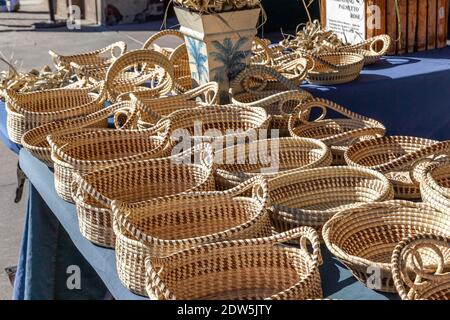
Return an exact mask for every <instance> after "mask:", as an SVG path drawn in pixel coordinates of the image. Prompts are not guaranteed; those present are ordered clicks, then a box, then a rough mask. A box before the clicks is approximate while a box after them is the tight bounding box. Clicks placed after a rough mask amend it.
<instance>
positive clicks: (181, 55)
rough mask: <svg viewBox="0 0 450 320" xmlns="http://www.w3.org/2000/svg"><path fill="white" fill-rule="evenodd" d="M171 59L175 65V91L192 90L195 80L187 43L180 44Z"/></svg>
mask: <svg viewBox="0 0 450 320" xmlns="http://www.w3.org/2000/svg"><path fill="white" fill-rule="evenodd" d="M169 61H170V63H171V64H172V65H173V74H174V81H175V91H177V92H178V93H184V92H186V91H189V90H192V89H193V82H194V81H193V79H192V78H191V68H190V65H189V56H188V51H187V48H186V44H182V45H180V46H178V47H177V48H176V49H175V50H174V51H173V52H172V54H171V55H170V56H169Z"/></svg>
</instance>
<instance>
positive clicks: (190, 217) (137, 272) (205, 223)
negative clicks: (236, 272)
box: [112, 177, 272, 295]
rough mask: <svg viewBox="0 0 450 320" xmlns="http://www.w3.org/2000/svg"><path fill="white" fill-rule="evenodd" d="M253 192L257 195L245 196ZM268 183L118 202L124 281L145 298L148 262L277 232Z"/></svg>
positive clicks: (120, 265)
mask: <svg viewBox="0 0 450 320" xmlns="http://www.w3.org/2000/svg"><path fill="white" fill-rule="evenodd" d="M249 190H253V194H252V195H251V196H245V193H246V192H247V191H249ZM266 202H267V185H266V181H265V180H264V179H262V178H260V177H257V178H255V179H253V180H252V181H248V182H246V183H244V184H242V185H240V186H238V187H236V188H235V189H233V190H230V191H228V192H193V193H186V194H183V195H180V194H178V195H172V196H165V197H159V198H154V199H152V200H149V201H145V202H140V203H135V204H129V203H128V204H127V203H123V202H119V201H113V202H112V210H113V213H114V232H115V234H116V236H117V241H116V260H117V270H118V273H119V278H120V279H121V281H122V282H123V283H124V285H125V286H126V287H127V288H129V289H130V290H131V291H133V292H135V293H137V294H141V295H145V294H146V292H145V268H144V259H145V257H147V256H152V257H165V256H168V255H170V254H173V253H175V252H178V251H181V250H183V249H188V248H191V247H193V246H196V245H200V244H205V243H211V242H216V241H223V240H231V239H246V238H254V237H260V236H267V235H270V234H271V231H272V230H271V226H270V220H269V218H268V216H267V212H266V208H265V206H266Z"/></svg>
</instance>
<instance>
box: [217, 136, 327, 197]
mask: <svg viewBox="0 0 450 320" xmlns="http://www.w3.org/2000/svg"><path fill="white" fill-rule="evenodd" d="M331 161H332V157H331V152H330V150H329V149H328V147H327V146H326V145H325V144H324V143H323V142H321V141H319V140H315V139H308V138H279V139H264V140H255V141H251V142H250V143H248V144H240V145H235V146H231V147H228V148H225V149H221V150H216V151H215V163H216V176H215V178H216V186H217V187H218V188H220V189H228V188H231V187H234V186H236V185H237V184H239V183H241V182H242V181H245V180H247V179H249V178H251V177H254V176H256V175H262V176H264V177H267V178H273V177H276V176H277V175H279V174H284V173H288V172H293V171H297V170H301V169H308V168H317V167H324V166H329V165H330V164H331Z"/></svg>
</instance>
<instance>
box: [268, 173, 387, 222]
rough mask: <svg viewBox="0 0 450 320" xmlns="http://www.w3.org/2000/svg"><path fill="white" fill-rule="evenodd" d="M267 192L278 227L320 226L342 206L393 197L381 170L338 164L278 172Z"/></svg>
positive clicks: (343, 207) (273, 220)
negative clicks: (340, 165)
mask: <svg viewBox="0 0 450 320" xmlns="http://www.w3.org/2000/svg"><path fill="white" fill-rule="evenodd" d="M269 193H270V203H271V207H270V208H269V212H270V213H271V216H272V222H273V225H274V226H275V228H276V230H277V231H286V230H290V229H293V228H296V227H299V226H310V227H313V228H315V229H316V230H320V229H321V228H322V226H323V225H324V224H325V222H327V221H328V220H329V219H331V218H332V217H333V216H334V215H335V214H336V213H338V212H340V211H342V210H344V209H347V208H352V207H356V206H358V205H360V204H361V203H368V202H378V201H385V200H391V199H393V197H394V193H393V190H392V186H391V185H390V183H389V181H388V180H387V179H386V177H385V176H384V175H382V174H381V173H378V172H376V171H373V170H369V169H363V168H354V167H338V166H336V167H324V168H314V169H307V170H299V171H296V172H293V173H287V174H281V175H279V176H277V177H276V178H273V179H270V180H269Z"/></svg>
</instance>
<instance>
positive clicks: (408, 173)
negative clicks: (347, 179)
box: [345, 136, 450, 199]
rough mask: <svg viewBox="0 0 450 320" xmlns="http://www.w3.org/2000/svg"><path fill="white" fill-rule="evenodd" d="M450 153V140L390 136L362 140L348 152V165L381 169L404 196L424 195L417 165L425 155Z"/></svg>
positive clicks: (397, 191) (346, 159)
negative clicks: (416, 174) (416, 170)
mask: <svg viewBox="0 0 450 320" xmlns="http://www.w3.org/2000/svg"><path fill="white" fill-rule="evenodd" d="M442 154H447V155H450V142H449V141H445V142H438V141H434V140H428V139H423V138H416V137H408V136H389V137H381V138H376V139H371V140H367V141H361V142H359V143H357V144H354V145H353V146H351V147H350V148H349V149H348V150H347V151H346V152H345V161H346V162H347V164H348V165H351V166H359V167H365V168H370V169H373V170H377V171H379V172H382V173H383V174H385V175H386V176H387V177H388V178H389V179H390V180H391V182H392V184H393V186H394V190H395V196H396V197H397V198H400V199H417V198H420V187H419V182H418V181H417V179H416V178H415V177H414V174H413V172H414V169H415V166H416V165H417V164H418V163H420V161H423V160H424V159H426V158H428V157H432V156H438V155H442Z"/></svg>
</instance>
